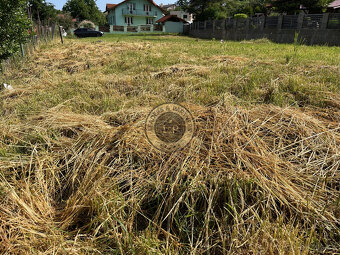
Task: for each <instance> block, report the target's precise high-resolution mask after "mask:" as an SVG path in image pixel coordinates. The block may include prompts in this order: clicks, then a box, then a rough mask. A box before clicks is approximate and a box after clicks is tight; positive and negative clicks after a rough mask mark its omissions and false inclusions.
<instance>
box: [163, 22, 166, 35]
mask: <svg viewBox="0 0 340 255" xmlns="http://www.w3.org/2000/svg"><path fill="white" fill-rule="evenodd" d="M162 31H163V33H165V32H166V29H165V23H164V25H163V27H162Z"/></svg>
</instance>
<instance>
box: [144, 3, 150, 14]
mask: <svg viewBox="0 0 340 255" xmlns="http://www.w3.org/2000/svg"><path fill="white" fill-rule="evenodd" d="M144 11H145V12H151V5H150V4H144Z"/></svg>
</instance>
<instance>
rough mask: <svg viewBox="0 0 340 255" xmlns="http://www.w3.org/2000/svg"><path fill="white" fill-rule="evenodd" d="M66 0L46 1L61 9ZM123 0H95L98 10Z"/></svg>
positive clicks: (166, 0) (103, 9)
mask: <svg viewBox="0 0 340 255" xmlns="http://www.w3.org/2000/svg"><path fill="white" fill-rule="evenodd" d="M66 1H67V0H47V1H46V2H50V3H52V4H54V6H55V7H56V9H59V10H61V9H62V8H63V6H64V4H65V3H66ZM122 1H123V0H121V1H120V0H118V1H117V0H97V5H98V7H99V9H100V10H102V11H105V6H106V4H117V3H120V2H122ZM155 2H156V3H157V4H161V3H163V4H172V3H175V2H176V0H173V1H171V0H170V1H169V0H163V1H162V0H161V1H159V0H158V1H157V0H156V1H155Z"/></svg>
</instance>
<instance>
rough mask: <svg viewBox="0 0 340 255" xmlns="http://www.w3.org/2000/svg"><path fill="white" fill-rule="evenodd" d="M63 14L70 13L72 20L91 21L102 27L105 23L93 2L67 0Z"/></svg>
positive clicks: (89, 0) (87, 0) (93, 0)
mask: <svg viewBox="0 0 340 255" xmlns="http://www.w3.org/2000/svg"><path fill="white" fill-rule="evenodd" d="M63 11H64V12H69V13H71V15H72V17H73V18H78V19H80V20H81V21H82V20H91V21H92V22H94V23H96V24H99V25H103V24H105V23H106V19H105V16H104V14H103V13H102V12H101V11H100V10H99V9H98V6H97V4H96V1H95V0H68V1H67V2H66V4H65V5H64V7H63Z"/></svg>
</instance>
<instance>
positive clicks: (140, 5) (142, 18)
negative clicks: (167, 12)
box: [107, 0, 163, 26]
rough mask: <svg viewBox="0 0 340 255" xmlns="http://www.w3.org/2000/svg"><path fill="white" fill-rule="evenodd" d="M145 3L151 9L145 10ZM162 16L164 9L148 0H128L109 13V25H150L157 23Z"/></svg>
mask: <svg viewBox="0 0 340 255" xmlns="http://www.w3.org/2000/svg"><path fill="white" fill-rule="evenodd" d="M144 5H148V6H149V7H148V8H149V9H146V10H145V8H144ZM162 17H163V12H162V10H161V9H160V8H159V7H156V6H155V5H153V4H152V3H151V2H149V1H147V0H130V1H126V2H124V3H123V4H120V5H118V6H117V7H116V8H115V9H113V10H110V11H109V12H108V14H107V20H108V23H109V25H114V26H127V25H130V26H139V25H150V23H151V22H152V23H153V24H155V22H156V21H157V20H159V19H160V18H162ZM131 22H132V23H131ZM148 23H149V24H148Z"/></svg>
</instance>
